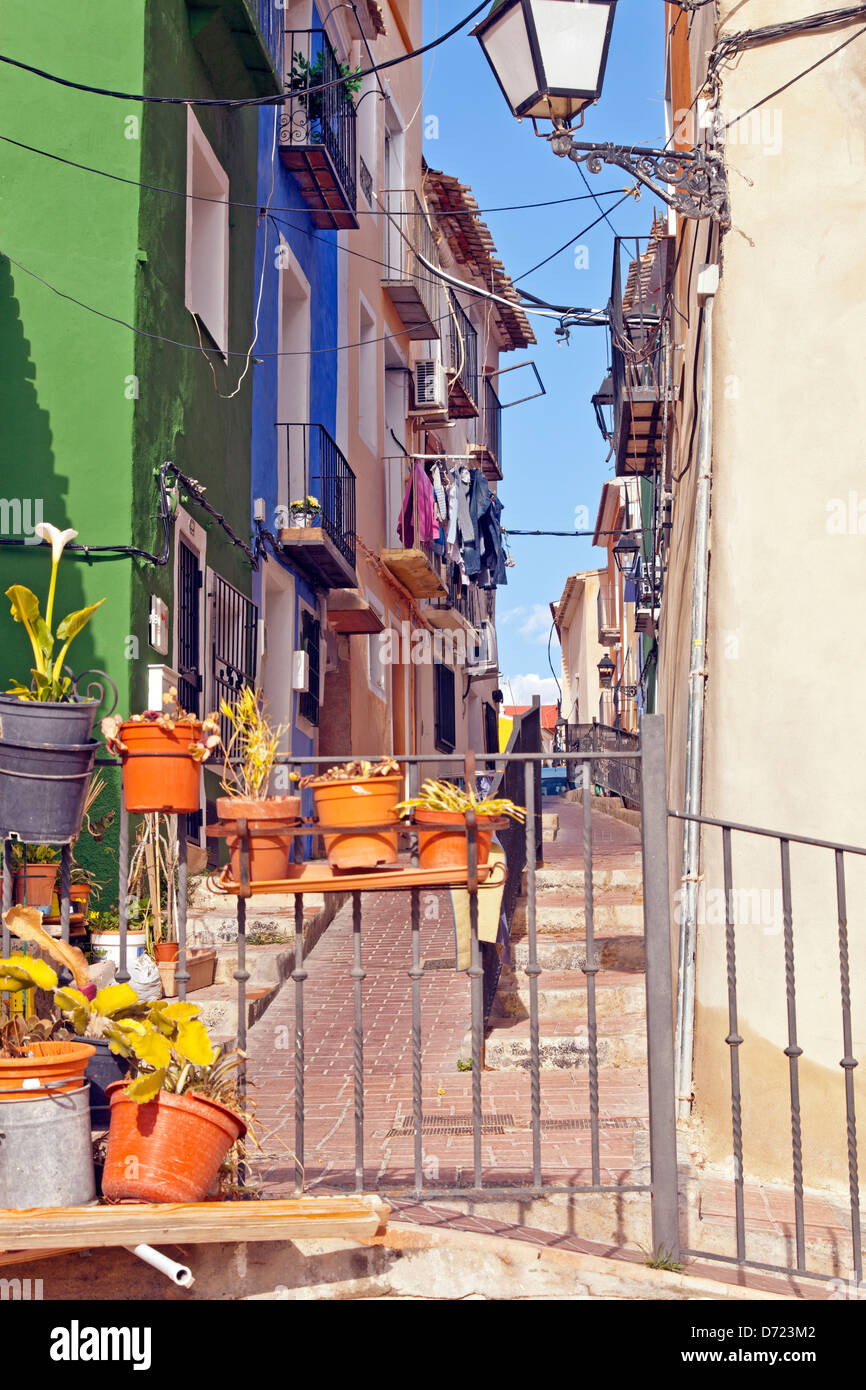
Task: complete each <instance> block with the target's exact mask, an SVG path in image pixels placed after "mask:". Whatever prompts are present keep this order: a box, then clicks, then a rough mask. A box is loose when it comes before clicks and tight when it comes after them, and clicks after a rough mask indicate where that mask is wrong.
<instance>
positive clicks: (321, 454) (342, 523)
mask: <svg viewBox="0 0 866 1390" xmlns="http://www.w3.org/2000/svg"><path fill="white" fill-rule="evenodd" d="M277 431H278V432H279V434H280V436H281V441H282V443H281V455H282V456H283V457H284V460H285V462H284V464H283V465H282V466H283V467H284V468H285V474H286V480H285V488H286V494H285V495H286V497H287V504H286V506H287V507H288V508H289V509H290V508H291V504H292V503H293V502H295V501H297V502H302V501H303V500H304V499H306V498H307V497H308V496H310V497H313V498H314V499H315V501H316V502H317V503H318V506H319V512H318V513H314V514H313V515H314V517H315V519H314V520H313V521H311V522H310V523H309V524H312V525H315V526H321V527H322V529H323V530H324V531H325V532H326V533H327V534H328V535H329V536H330V538H331V540H332V541H333V542H334V545H335V546H336V547H337V549H338V550H339V552H340V554H341V555H342V556H344V558H345V559H346V560H348V561H349V563H350V564H351V565H354V563H355V474H354V473H353V472H352V469H351V468H350V467H349V464H348V461H347V460H346V458H345V456H344V454H343V453H342V452H341V451H340V450H339V449H338V448H337V445H336V444H335V443H334V440H333V439H332V438H331V436H330V435H329V434H328V431H327V430H326V429H325V427H324V426H323V425H309V424H294V425H293V424H283V423H280V424H278V425H277ZM295 524H297V522H296V521H293V520H292V516H291V513H290V510H289V515H287V517H286V519H285V520H284V522H283V525H285V526H293V525H295Z"/></svg>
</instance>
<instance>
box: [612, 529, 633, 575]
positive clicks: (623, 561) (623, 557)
mask: <svg viewBox="0 0 866 1390" xmlns="http://www.w3.org/2000/svg"><path fill="white" fill-rule="evenodd" d="M639 554H640V542H639V540H638V538H637V532H635V531H623V533H622V535H621V536H620V538H619V540H618V541H617V543H616V545H615V546H614V548H613V558H614V560H615V561H616V567H617V569H618V570H619V572H620V574H626V575H629V574H631V572H632V570H633V569H634V562H635V560H636V559H637V557H638V555H639Z"/></svg>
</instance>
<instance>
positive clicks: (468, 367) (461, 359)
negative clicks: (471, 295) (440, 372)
mask: <svg viewBox="0 0 866 1390" xmlns="http://www.w3.org/2000/svg"><path fill="white" fill-rule="evenodd" d="M447 293H448V303H449V306H450V309H451V314H450V315H449V319H448V325H449V326H448V347H449V353H450V360H449V364H448V366H449V372H450V373H451V375H452V377H453V381H452V386H453V385H454V383H459V384H460V386H462V388H463V390H464V392H465V394H466V396H467V398H468V401H469V402H470V403H471V406H472V409H473V410H474V411H477V409H478V334H477V332H476V331H475V328H474V327H473V325H472V321H471V319H470V318H469V315H468V314H467V313H466V310H465V309H464V308H463V306H462V304H461V303H460V301H459V300H458V298H457V296H456V295H455V294H452V293H451V291H450V290H449V291H448V292H447Z"/></svg>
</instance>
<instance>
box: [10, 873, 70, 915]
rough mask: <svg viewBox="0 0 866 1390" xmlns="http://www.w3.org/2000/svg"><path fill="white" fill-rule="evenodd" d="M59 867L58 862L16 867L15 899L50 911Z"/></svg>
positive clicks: (14, 880)
mask: <svg viewBox="0 0 866 1390" xmlns="http://www.w3.org/2000/svg"><path fill="white" fill-rule="evenodd" d="M58 868H59V865H57V864H28V865H27V867H26V868H25V867H24V866H23V865H22V867H21V868H20V869H16V870H15V875H14V877H13V880H12V895H13V899H14V901H15V902H16V903H26V904H27V906H28V907H38V908H39V911H40V912H50V911H51V901H52V899H53V897H54V884H55V881H56V879H57V870H58Z"/></svg>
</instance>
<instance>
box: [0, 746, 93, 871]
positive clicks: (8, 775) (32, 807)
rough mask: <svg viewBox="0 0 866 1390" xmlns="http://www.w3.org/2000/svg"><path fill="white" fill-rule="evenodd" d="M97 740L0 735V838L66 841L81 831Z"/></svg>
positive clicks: (38, 842)
mask: <svg viewBox="0 0 866 1390" xmlns="http://www.w3.org/2000/svg"><path fill="white" fill-rule="evenodd" d="M97 746H98V745H97V743H96V741H95V739H94V740H91V741H90V742H89V743H72V744H68V745H67V746H66V747H58V746H53V745H51V744H44V743H25V742H23V741H22V742H17V741H13V740H11V739H0V836H2V837H4V838H7V837H8V836H10V835H16V836H17V837H18V839H19V840H21V841H22V842H23V843H24V844H28V845H67V844H69V843H70V842H71V841H72V840H74V839H75V837H76V835H78V834H79V833H80V831H81V823H82V820H83V818H84V802H85V798H86V796H87V787H88V784H89V782H90V774H91V773H92V771H93V760H94V758H95V757H96V750H97Z"/></svg>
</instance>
